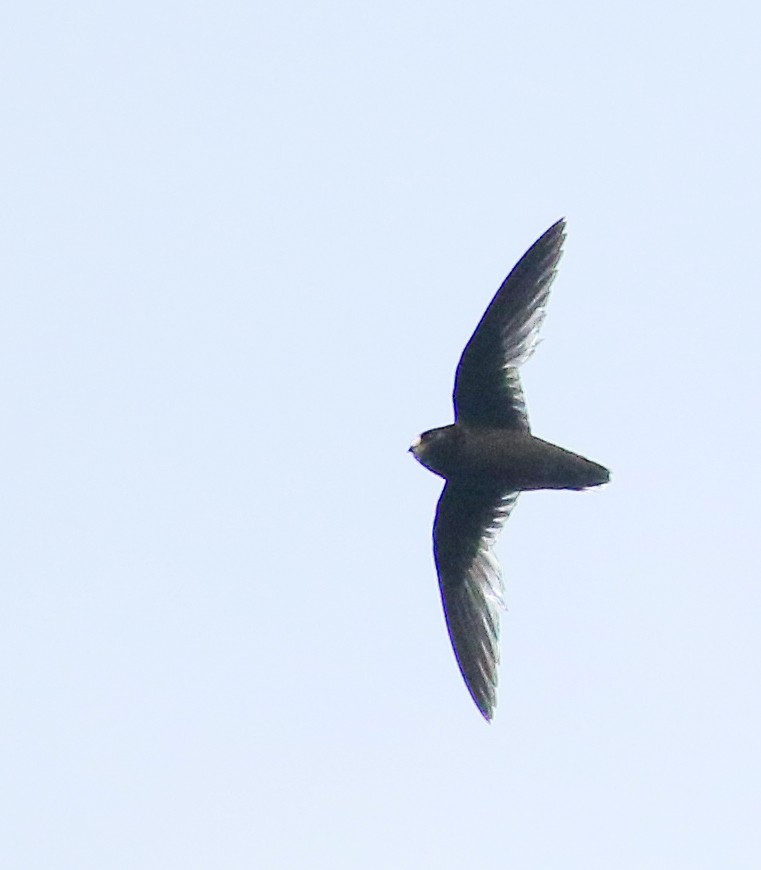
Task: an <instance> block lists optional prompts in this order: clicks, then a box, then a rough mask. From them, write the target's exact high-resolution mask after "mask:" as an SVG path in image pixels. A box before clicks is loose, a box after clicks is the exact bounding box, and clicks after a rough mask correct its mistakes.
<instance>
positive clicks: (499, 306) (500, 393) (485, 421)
mask: <svg viewBox="0 0 761 870" xmlns="http://www.w3.org/2000/svg"><path fill="white" fill-rule="evenodd" d="M564 238H565V221H564V220H562V219H561V220H559V221H558V222H557V223H556V224H553V226H551V227H550V228H549V229H548V230H547V232H546V233H545V234H544V235H543V236H541V238H539V239H538V240H537V241H536V242H534V244H533V245H532V246H531V247H530V248H529V249H528V251H526V253H525V254H524V255H523V256H522V257H521V259H520V260H519V261H518V263H517V264H516V266H515V267H514V268H513V270H512V272H510V274H509V275H508V276H507V278H505V280H504V282H503V283H502V286H501V287H500V288H499V290H498V291H497V293H496V295H495V297H494V299H492V301H491V303H490V304H489V307H488V308H487V309H486V312H485V313H484V316H483V317H482V318H481V321H480V323H479V324H478V326H477V327H476V330H475V332H474V333H473V335H472V336H471V339H470V341H469V342H468V344H467V346H466V347H465V350H464V351H463V353H462V356H461V357H460V362H459V363H458V365H457V374H456V375H455V386H454V395H453V400H454V410H455V418H456V419H458V420H463V421H464V422H465V423H473V424H475V425H484V426H503V427H510V428H516V429H523V430H525V431H528V428H529V425H528V415H527V413H526V404H525V401H524V399H523V391H522V390H521V384H520V378H519V377H518V366H519V365H521V363H523V362H525V361H526V360H527V359H528V357H529V356H531V353H532V351H533V350H534V347H535V345H536V342H537V336H538V333H539V327H540V326H541V325H542V321H543V320H544V313H545V306H546V305H547V297H548V296H549V293H550V285H551V284H552V280H553V278H554V277H555V272H556V271H557V265H558V260H559V259H560V255H561V253H562V250H563V239H564Z"/></svg>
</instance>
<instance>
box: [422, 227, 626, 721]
mask: <svg viewBox="0 0 761 870" xmlns="http://www.w3.org/2000/svg"><path fill="white" fill-rule="evenodd" d="M564 238H565V221H564V220H559V221H558V222H557V223H555V224H553V226H551V227H550V228H549V229H548V230H547V232H546V233H544V235H543V236H541V238H539V239H538V240H537V241H536V242H534V244H533V245H532V246H531V247H530V248H529V249H528V251H526V253H525V254H524V255H523V256H522V257H521V259H520V260H519V261H518V263H517V265H516V266H515V268H514V269H513V270H512V272H510V274H509V275H508V276H507V278H505V280H504V282H503V284H502V286H501V287H500V288H499V290H498V291H497V293H496V295H495V296H494V298H493V299H492V301H491V303H490V304H489V307H488V308H487V309H486V312H485V314H484V316H483V317H482V318H481V321H480V323H479V324H478V326H477V327H476V330H475V332H474V333H473V335H472V336H471V338H470V341H469V342H468V344H467V345H466V347H465V350H464V351H463V353H462V356H461V357H460V362H459V363H458V365H457V372H456V374H455V383H454V393H453V396H452V399H453V402H454V417H455V422H454V423H452V424H450V425H449V426H442V427H440V428H438V429H430V430H428V431H427V432H423V434H422V435H420V436H418V437H417V438H415V440H414V441H413V442H412V446H411V447H410V451H411V452H412V454H413V455H414V456H415V458H416V459H417V460H418V462H420V463H421V464H422V465H424V466H425V467H426V468H428V469H430V470H431V471H432V472H434V474H438V475H439V476H440V477H443V478H444V480H445V483H444V489H443V491H442V493H441V497H440V498H439V503H438V505H437V507H436V518H435V520H434V523H433V554H434V559H435V562H436V572H437V574H438V577H439V589H440V591H441V600H442V603H443V605H444V615H445V617H446V622H447V628H448V630H449V638H450V640H451V641H452V647H453V649H454V654H455V656H456V658H457V664H458V665H459V666H460V672H461V673H462V676H463V679H464V680H465V684H466V686H467V687H468V691H469V692H470V694H471V697H472V698H473V700H474V701H475V703H476V706H477V707H478V709H479V710H480V712H481V715H482V716H483V717H484V718H485V719H486V720H487V721H489V720H491V718H492V716H493V715H494V707H495V705H496V689H497V666H498V664H499V645H498V644H499V615H500V614H499V611H500V609H501V608H502V607H503V606H504V604H503V597H502V572H501V570H500V566H499V563H498V562H497V560H496V558H495V557H494V555H493V553H492V546H493V544H494V541H495V539H496V537H497V534H498V533H499V530H500V529H501V528H502V525H503V524H504V522H505V520H506V519H507V518H508V516H509V515H510V511H511V510H512V509H513V507H514V505H515V502H516V500H517V498H518V494H519V493H520V492H522V491H524V490H532V489H586V488H587V487H591V486H599V485H600V484H603V483H607V482H608V480H609V478H610V472H609V471H608V469H607V468H604V467H603V466H602V465H598V464H597V463H596V462H591V461H590V460H589V459H585V458H584V457H583V456H579V455H578V454H576V453H571V452H570V451H568V450H564V449H563V448H562V447H557V446H556V445H554V444H550V443H549V442H548V441H542V440H541V439H540V438H537V437H536V436H534V435H532V434H531V429H530V427H529V422H528V414H527V413H526V402H525V399H524V397H523V390H522V389H521V381H520V377H519V375H518V368H519V367H520V366H521V365H522V364H523V363H524V362H525V361H526V360H527V359H528V357H529V356H531V353H532V352H533V350H534V347H535V345H536V342H537V334H538V332H539V328H540V326H541V324H542V321H543V320H544V315H545V308H546V305H547V299H548V296H549V292H550V286H551V284H552V281H553V279H554V278H555V273H556V271H557V265H558V260H559V259H560V255H561V253H562V249H563V240H564Z"/></svg>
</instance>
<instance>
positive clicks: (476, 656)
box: [433, 483, 518, 720]
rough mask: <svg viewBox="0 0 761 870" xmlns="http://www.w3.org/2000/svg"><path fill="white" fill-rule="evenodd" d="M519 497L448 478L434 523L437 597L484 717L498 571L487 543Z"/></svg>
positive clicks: (495, 631) (494, 649) (493, 684)
mask: <svg viewBox="0 0 761 870" xmlns="http://www.w3.org/2000/svg"><path fill="white" fill-rule="evenodd" d="M517 498H518V493H517V492H508V493H503V492H496V491H495V490H490V489H483V488H471V487H465V486H463V485H462V484H454V483H447V484H446V486H445V487H444V491H443V492H442V493H441V497H440V498H439V504H438V506H437V508H436V519H435V520H434V524H433V552H434V556H435V559H436V571H437V573H438V575H439V588H440V590H441V600H442V602H443V604H444V614H445V616H446V620H447V628H448V629H449V637H450V639H451V641H452V647H453V648H454V653H455V656H456V657H457V663H458V664H459V666H460V671H461V673H462V676H463V678H464V680H465V684H466V685H467V687H468V690H469V692H470V694H471V696H472V698H473V700H474V701H475V702H476V706H477V707H478V709H479V710H480V711H481V714H482V715H483V716H484V718H485V719H487V720H489V719H491V717H492V713H493V711H494V706H495V703H496V689H497V665H498V664H499V645H498V642H499V611H500V609H501V608H502V607H504V604H503V599H502V572H501V570H500V567H499V563H498V562H497V560H496V558H495V557H494V555H493V553H492V552H491V546H492V544H493V543H494V539H495V538H496V536H497V533H498V532H499V530H500V529H501V528H502V525H503V523H504V522H505V520H506V519H507V517H508V516H509V515H510V511H511V510H512V508H513V505H514V504H515V502H516V500H517Z"/></svg>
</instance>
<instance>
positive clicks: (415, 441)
mask: <svg viewBox="0 0 761 870" xmlns="http://www.w3.org/2000/svg"><path fill="white" fill-rule="evenodd" d="M421 440H422V439H421V438H420V436H419V435H418V436H416V437H415V438H413V439H412V444H410V450H415V448H416V447H420V442H421Z"/></svg>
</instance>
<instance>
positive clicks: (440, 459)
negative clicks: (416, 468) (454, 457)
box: [408, 426, 454, 477]
mask: <svg viewBox="0 0 761 870" xmlns="http://www.w3.org/2000/svg"><path fill="white" fill-rule="evenodd" d="M453 429H454V427H453V426H443V427H442V428H440V429H429V430H428V431H427V432H423V433H422V434H421V435H418V436H417V438H415V439H414V441H413V442H412V444H410V448H409V451H408V452H409V453H411V454H412V455H413V456H414V457H415V459H417V461H418V462H419V463H420V464H421V465H424V466H425V467H426V468H428V469H429V470H430V471H432V472H433V473H434V474H438V475H440V476H441V477H446V476H447V475H446V473H445V469H444V467H445V466H446V464H447V462H446V460H447V458H448V455H449V453H450V452H451V447H452V446H453V444H452V440H453V433H452V431H451V430H453Z"/></svg>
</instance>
